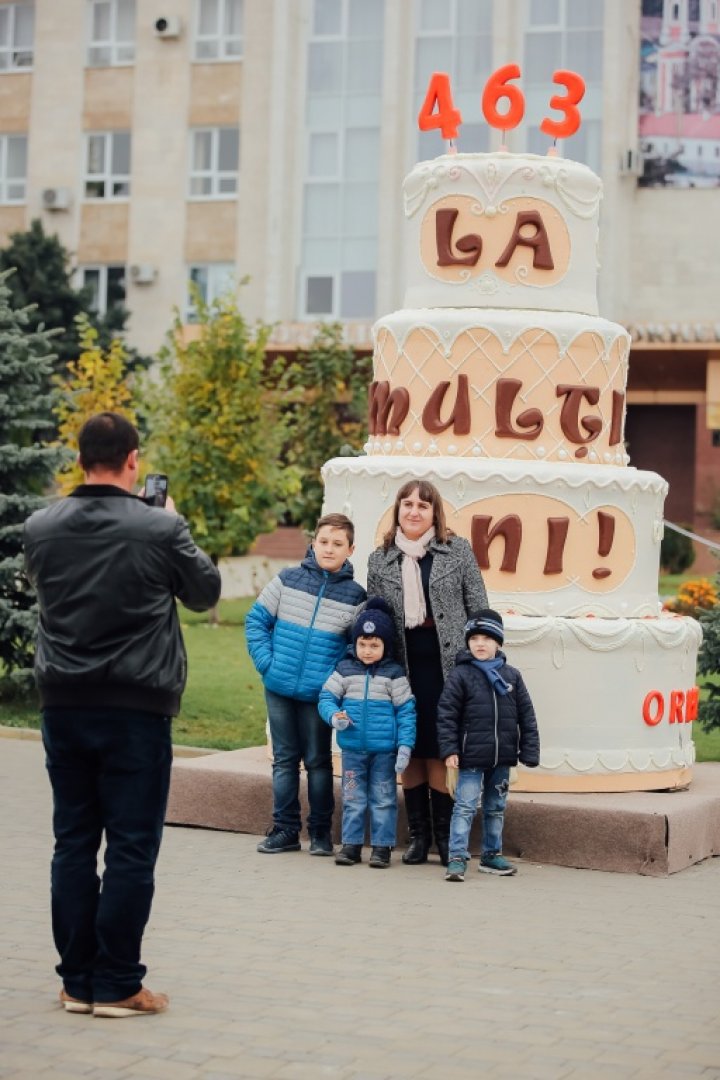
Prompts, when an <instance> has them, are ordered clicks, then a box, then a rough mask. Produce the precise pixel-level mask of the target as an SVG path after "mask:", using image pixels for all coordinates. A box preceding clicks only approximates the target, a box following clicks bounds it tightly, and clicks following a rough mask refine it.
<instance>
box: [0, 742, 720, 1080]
mask: <svg viewBox="0 0 720 1080" xmlns="http://www.w3.org/2000/svg"><path fill="white" fill-rule="evenodd" d="M0 822H1V824H0V868H1V869H0V1076H2V1077H27V1078H28V1080H29V1078H32V1080H39V1078H42V1077H48V1078H49V1077H52V1078H53V1080H78V1078H87V1080H96V1078H97V1080H114V1078H123V1080H145V1078H147V1080H150V1078H162V1077H167V1078H172V1080H191V1078H195V1077H198V1078H200V1077H201V1078H203V1080H223V1078H225V1077H273V1078H277V1080H291V1078H296V1080H300V1078H307V1080H318V1078H322V1077H332V1078H336V1077H337V1078H346V1077H347V1078H353V1080H364V1078H367V1080H380V1078H383V1077H388V1078H396V1077H423V1078H433V1080H434V1078H438V1080H455V1078H457V1080H460V1078H463V1080H464V1078H471V1077H477V1076H481V1075H487V1076H491V1077H493V1078H495V1077H498V1078H501V1077H502V1078H512V1080H519V1078H521V1080H526V1078H527V1080H532V1078H538V1080H544V1078H548V1080H561V1078H576V1077H578V1078H579V1077H586V1078H593V1080H595V1078H601V1077H611V1078H613V1080H621V1078H624V1077H632V1078H647V1080H658V1078H664V1077H677V1078H685V1077H704V1078H706V1080H709V1078H715V1080H720V1022H719V1014H720V1004H719V1003H720V956H719V952H720V950H719V948H718V946H719V945H720V930H719V925H718V924H719V919H718V911H719V906H720V859H715V860H713V861H712V862H707V863H704V864H702V865H700V866H696V867H693V868H691V869H689V870H686V871H683V873H681V874H675V875H673V876H672V877H670V878H648V877H635V876H631V875H621V874H606V873H601V872H593V871H581V870H569V869H563V868H559V867H545V866H537V865H534V864H531V863H524V864H522V865H521V868H520V873H519V874H518V875H517V877H515V878H512V879H494V878H488V877H485V876H483V875H479V874H477V873H475V872H473V873H471V874H469V875H468V880H467V881H466V882H465V884H463V885H451V884H449V883H446V882H445V881H444V880H443V878H442V873H441V870H440V868H439V866H438V865H437V864H428V865H427V866H421V867H403V866H402V865H401V864H400V862H399V856H396V860H397V861H396V862H394V863H393V866H392V868H391V869H390V870H389V871H384V872H381V871H375V870H372V871H371V870H369V869H368V867H367V865H363V866H358V867H348V868H341V867H336V866H335V865H334V863H333V862H332V861H331V860H329V859H316V858H312V859H311V858H310V857H309V856H308V855H307V853H306V852H303V853H301V854H297V855H296V854H290V855H278V856H261V855H257V854H256V853H255V843H256V839H255V838H254V837H250V836H239V835H235V834H231V833H219V832H206V831H201V830H196V829H181V828H168V829H167V830H166V834H165V840H164V844H163V849H162V853H161V856H160V862H159V866H158V883H157V884H158V889H157V896H156V902H155V907H154V911H153V917H152V921H151V924H150V926H149V928H148V933H147V935H146V939H145V941H146V948H145V959H146V961H147V962H148V964H149V966H150V976H149V977H148V985H149V986H150V987H151V989H156V990H166V991H168V992H169V993H170V995H171V999H172V1004H171V1008H170V1011H169V1012H168V1013H166V1014H164V1015H162V1016H158V1017H143V1018H138V1019H132V1020H115V1021H113V1020H95V1019H94V1018H92V1017H87V1016H74V1015H70V1014H67V1013H64V1012H62V1011H61V1010H60V1009H59V1008H58V1006H57V1004H56V995H57V990H58V983H57V979H56V977H55V976H54V973H53V964H54V963H55V957H54V951H53V947H52V942H51V938H50V930H49V915H48V863H49V858H50V848H51V844H50V797H49V790H48V785H47V780H46V777H45V773H44V765H43V756H42V748H41V746H40V745H39V744H38V743H37V742H23V741H20V740H15V739H0Z"/></svg>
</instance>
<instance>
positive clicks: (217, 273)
mask: <svg viewBox="0 0 720 1080" xmlns="http://www.w3.org/2000/svg"><path fill="white" fill-rule="evenodd" d="M195 270H205V271H207V275H208V278H207V290H206V293H205V295H204V296H203V299H204V301H205V303H206V304H208V305H210V304H212V303H214V301H215V300H218V299H219V298H220V297H221V296H224V295H225V293H226V292H227V291H228V290H227V282H228V279H230V278H236V277H237V263H235V262H192V263H188V264H187V285H186V295H185V322H186V323H190V324H192V325H197V309H196V308H195V305H194V304H193V300H192V294H191V292H190V285H191V284H195V285H197V284H198V283H197V281H193V276H192V275H193V271H195ZM221 279H222V288H221V287H220V286H221ZM236 284H237V282H236ZM198 288H199V286H198ZM201 291H202V290H201Z"/></svg>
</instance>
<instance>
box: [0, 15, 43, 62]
mask: <svg viewBox="0 0 720 1080" xmlns="http://www.w3.org/2000/svg"><path fill="white" fill-rule="evenodd" d="M34 29H35V9H34V7H33V5H32V4H3V6H2V7H0V72H1V71H27V69H28V68H31V67H32V63H33V36H34Z"/></svg>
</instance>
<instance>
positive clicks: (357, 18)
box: [298, 0, 385, 319]
mask: <svg viewBox="0 0 720 1080" xmlns="http://www.w3.org/2000/svg"><path fill="white" fill-rule="evenodd" d="M384 19H385V4H384V0H314V3H313V5H312V13H311V28H310V39H309V41H308V57H307V61H308V62H307V88H306V109H305V112H306V117H307V123H306V155H305V182H304V189H303V218H302V240H301V255H300V262H301V269H300V280H299V289H298V292H299V297H298V311H299V316H300V318H318V317H321V318H324V317H330V318H340V319H367V318H373V316H374V314H375V302H376V301H375V284H376V264H377V236H378V182H379V175H380V124H381V120H382V66H383V36H384Z"/></svg>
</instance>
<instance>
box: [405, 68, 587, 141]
mask: <svg viewBox="0 0 720 1080" xmlns="http://www.w3.org/2000/svg"><path fill="white" fill-rule="evenodd" d="M519 78H520V68H519V66H518V65H517V64H505V66H504V67H501V68H498V69H497V71H494V72H493V73H492V75H491V76H490V78H489V79H488V81H487V82H486V83H485V89H484V90H483V95H482V111H483V115H484V117H485V119H486V120H487V122H488V124H489V125H490V126H491V127H494V128H500V130H501V131H510V130H511V129H512V128H514V127H517V125H518V124H519V123H520V121H521V120H522V118H523V116H524V114H525V97H524V95H523V92H522V90H521V89H520V87H519V86H515V85H513V84H512V83H511V81H510V80H511V79H519ZM553 82H554V83H557V84H558V85H559V86H564V87H565V90H566V93H565V94H554V95H553V96H552V97H551V98H550V108H551V109H557V110H558V112H561V113H563V116H564V119H562V120H552V119H551V118H550V117H549V116H546V117H545V119H544V120H543V122H542V123H541V124H540V130H541V131H543V132H544V133H545V134H546V135H550V136H551V138H553V139H567V138H569V136H570V135H574V134H575V132H576V131H577V129H578V128H579V127H580V110H579V109H578V107H577V106H578V105H579V103H580V102H581V101H582V99H583V96H584V94H585V80H584V79H583V78H582V77H581V76H580V75H578V74H577V72H575V71H565V70H561V71H555V72H554V73H553ZM503 98H505V99H506V100H507V102H508V107H507V109H506V111H505V112H500V111H499V109H498V102H500V101H502V100H503ZM461 124H462V116H461V114H460V110H459V109H456V108H455V105H454V103H453V98H452V90H451V89H450V76H449V75H448V74H447V73H446V72H444V71H436V72H434V73H433V74H432V75H431V76H430V82H429V84H428V88H427V93H426V95H425V100H424V101H423V104H422V108H421V109H420V113H419V115H418V125H419V127H420V130H421V131H431V130H433V129H434V128H439V130H440V132H441V134H442V137H443V139H456V138H457V135H458V128H459V127H460V125H461Z"/></svg>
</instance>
